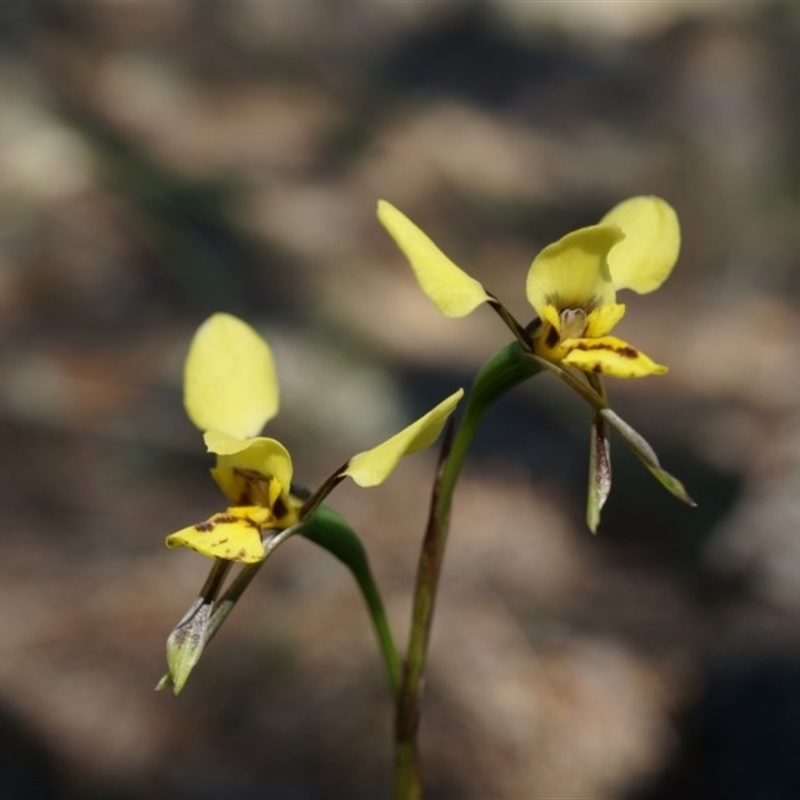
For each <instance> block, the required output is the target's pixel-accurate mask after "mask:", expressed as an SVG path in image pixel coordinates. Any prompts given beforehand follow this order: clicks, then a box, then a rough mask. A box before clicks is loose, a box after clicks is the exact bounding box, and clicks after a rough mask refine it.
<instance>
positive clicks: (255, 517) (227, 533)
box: [166, 506, 272, 564]
mask: <svg viewBox="0 0 800 800" xmlns="http://www.w3.org/2000/svg"><path fill="white" fill-rule="evenodd" d="M271 518H272V515H271V513H270V512H269V510H268V509H265V508H260V507H259V506H243V507H234V508H229V509H228V510H227V511H223V512H220V513H219V514H214V516H213V517H211V518H210V519H208V520H206V521H205V522H200V523H198V524H197V525H191V526H189V527H188V528H183V529H182V530H179V531H177V532H176V533H172V534H170V535H169V536H167V539H166V542H167V547H190V548H191V549H192V550H196V551H197V552H198V553H200V555H203V556H208V558H223V559H225V560H226V561H239V562H241V563H243V564H255V563H256V562H257V561H262V560H263V559H264V545H263V544H262V542H261V528H262V526H263V525H266V524H268V523H269V522H270V521H271Z"/></svg>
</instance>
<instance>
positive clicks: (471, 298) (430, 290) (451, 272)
mask: <svg viewBox="0 0 800 800" xmlns="http://www.w3.org/2000/svg"><path fill="white" fill-rule="evenodd" d="M378 219H379V220H380V221H381V224H382V225H383V227H384V228H386V230H387V231H388V232H389V235H390V236H391V237H392V239H394V241H395V243H396V244H397V246H398V247H399V248H400V250H401V251H402V252H403V254H404V255H405V257H406V258H407V259H408V261H409V263H410V264H411V268H412V269H413V270H414V274H415V275H416V276H417V281H418V282H419V285H420V287H421V288H422V291H423V292H425V294H426V295H428V297H430V299H431V300H433V302H434V303H436V305H437V306H438V308H439V310H440V311H441V312H442V314H444V315H445V316H447V317H465V316H466V315H467V314H469V313H471V312H472V311H474V310H475V309H476V308H477V307H478V306H479V305H481V303H485V302H486V301H487V300H488V299H489V296H488V295H487V294H486V291H485V290H484V288H483V286H481V285H480V283H478V281H476V280H475V279H474V278H471V277H470V276H469V275H467V273H466V272H464V271H463V270H462V269H461V268H460V267H457V266H456V265H455V264H454V263H453V262H452V261H451V260H450V259H449V258H448V257H447V256H446V255H445V254H444V253H443V252H442V251H441V250H440V249H439V248H438V247H437V246H436V245H435V244H434V243H433V242H432V241H431V239H430V238H428V236H427V235H426V234H424V233H423V232H422V231H421V230H420V229H419V228H418V227H417V226H416V225H415V224H414V223H413V222H412V221H411V220H410V219H409V218H408V217H407V216H405V214H403V213H402V212H400V211H398V210H397V209H396V208H395V207H394V206H393V205H392V204H391V203H388V202H387V201H386V200H380V201H378Z"/></svg>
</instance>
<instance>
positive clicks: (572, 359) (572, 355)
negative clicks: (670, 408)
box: [562, 336, 667, 378]
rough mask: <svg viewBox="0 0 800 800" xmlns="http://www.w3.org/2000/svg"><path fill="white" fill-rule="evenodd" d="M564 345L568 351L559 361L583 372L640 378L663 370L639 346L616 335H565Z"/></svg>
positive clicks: (662, 367) (660, 365)
mask: <svg viewBox="0 0 800 800" xmlns="http://www.w3.org/2000/svg"><path fill="white" fill-rule="evenodd" d="M564 346H565V347H566V348H567V349H568V350H569V352H568V353H567V355H566V356H565V357H564V358H563V360H562V363H563V364H566V365H567V366H569V367H575V368H576V369H580V370H583V371H584V372H596V373H598V374H599V375H610V376H611V377H613V378H643V377H645V376H646V375H663V374H664V373H665V372H666V371H667V367H665V366H664V365H663V364H656V362H655V361H653V360H652V359H651V358H649V357H648V356H646V355H645V354H644V353H643V352H642V351H641V350H637V349H636V348H635V347H633V346H632V345H630V344H628V343H627V342H624V341H623V340H622V339H617V337H616V336H601V337H600V338H598V339H567V341H566V342H564Z"/></svg>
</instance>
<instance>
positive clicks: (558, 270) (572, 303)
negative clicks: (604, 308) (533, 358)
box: [526, 225, 624, 317]
mask: <svg viewBox="0 0 800 800" xmlns="http://www.w3.org/2000/svg"><path fill="white" fill-rule="evenodd" d="M623 237H624V234H623V232H622V231H621V230H620V228H618V227H617V226H616V225H592V226H591V227H588V228H580V229H579V230H577V231H572V233H568V234H567V235H566V236H564V237H562V238H561V239H559V240H558V241H557V242H554V243H553V244H549V245H548V246H547V247H545V248H544V250H542V251H541V252H540V253H539V255H538V256H536V258H535V259H534V260H533V264H531V268H530V270H528V280H527V284H526V292H527V295H528V302H529V303H530V304H531V305H532V306H533V308H534V309H535V311H536V313H537V314H538V315H539V316H540V317H542V316H543V314H544V309H545V308H546V306H548V305H554V306H556V308H558V309H564V308H583V309H588V308H593V307H595V306H598V305H606V304H608V303H613V302H614V296H615V295H614V286H613V284H612V283H611V275H610V273H609V271H608V265H607V263H606V258H607V256H608V252H609V250H611V248H612V247H613V246H614V245H615V244H616V243H617V242H619V241H620V240H621V239H622V238H623Z"/></svg>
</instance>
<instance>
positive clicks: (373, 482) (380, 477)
mask: <svg viewBox="0 0 800 800" xmlns="http://www.w3.org/2000/svg"><path fill="white" fill-rule="evenodd" d="M463 395H464V390H463V389H459V390H458V391H457V392H454V393H453V394H451V395H450V397H448V398H446V399H445V400H443V401H442V402H441V403H439V405H438V406H436V407H435V408H433V409H431V410H430V411H429V412H428V413H427V414H425V415H424V416H422V417H420V418H419V419H418V420H417V421H416V422H412V423H411V424H410V425H409V426H408V427H407V428H403V430H402V431H400V433H396V434H395V435H394V436H392V438H391V439H387V440H386V441H385V442H382V443H381V444H379V445H377V446H376V447H373V448H372V449H371V450H366V451H364V452H363V453H358V454H357V455H354V456H353V457H352V458H351V459H350V461H348V462H347V467H346V468H345V469H344V470H343V471H342V472H341V473H340V475H341V476H342V477H344V476H349V477H350V478H352V479H353V480H354V481H355V482H356V483H357V484H358V485H359V486H365V487H366V486H377V485H378V484H380V483H383V482H384V481H385V480H386V479H387V478H388V477H389V475H391V474H392V472H393V471H394V469H395V468H396V467H397V465H398V464H399V463H400V460H401V459H402V458H403V457H404V456H407V455H411V454H412V453H417V452H419V451H420V450H424V449H425V448H426V447H429V446H430V445H431V444H433V442H435V441H436V439H438V438H439V434H440V433H441V432H442V428H444V425H445V423H446V422H447V418H448V417H449V416H450V415H451V414H452V413H453V411H455V408H456V406H457V405H458V403H459V401H460V400H461V398H462V397H463Z"/></svg>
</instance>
